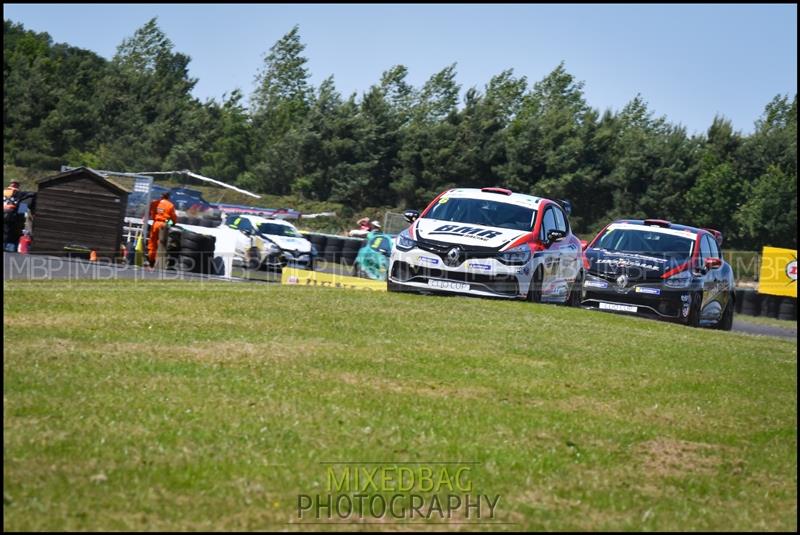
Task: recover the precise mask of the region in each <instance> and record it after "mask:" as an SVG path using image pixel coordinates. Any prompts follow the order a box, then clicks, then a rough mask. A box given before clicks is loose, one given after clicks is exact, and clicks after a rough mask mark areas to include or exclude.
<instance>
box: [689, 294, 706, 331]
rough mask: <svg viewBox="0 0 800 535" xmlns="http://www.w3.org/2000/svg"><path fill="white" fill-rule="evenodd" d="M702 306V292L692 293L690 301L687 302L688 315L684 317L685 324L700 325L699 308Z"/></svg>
mask: <svg viewBox="0 0 800 535" xmlns="http://www.w3.org/2000/svg"><path fill="white" fill-rule="evenodd" d="M702 306H703V294H702V292H695V293H693V294H692V302H691V303H690V304H689V315H688V316H687V317H686V325H688V326H690V327H700V310H701V307H702Z"/></svg>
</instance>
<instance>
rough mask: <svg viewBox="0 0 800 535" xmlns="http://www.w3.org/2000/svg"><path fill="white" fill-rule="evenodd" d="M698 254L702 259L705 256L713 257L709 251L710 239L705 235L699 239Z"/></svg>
mask: <svg viewBox="0 0 800 535" xmlns="http://www.w3.org/2000/svg"><path fill="white" fill-rule="evenodd" d="M700 256H701V257H702V259H703V260H704V261H705V259H706V258H713V256H714V255H713V254H712V252H711V240H709V239H708V236H706V235H703V237H702V238H701V239H700Z"/></svg>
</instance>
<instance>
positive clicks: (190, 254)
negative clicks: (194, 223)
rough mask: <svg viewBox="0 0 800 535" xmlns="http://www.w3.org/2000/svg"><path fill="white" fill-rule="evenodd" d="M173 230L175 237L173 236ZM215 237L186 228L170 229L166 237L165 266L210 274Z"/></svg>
mask: <svg viewBox="0 0 800 535" xmlns="http://www.w3.org/2000/svg"><path fill="white" fill-rule="evenodd" d="M173 232H174V233H175V237H173ZM216 241H217V239H216V238H215V237H214V236H206V235H205V234H198V233H197V232H192V231H190V230H186V229H172V230H171V231H170V235H169V238H168V239H167V253H168V258H171V259H172V260H171V261H168V264H167V266H168V267H169V266H170V264H171V265H172V268H173V269H177V270H178V271H188V272H191V273H202V274H204V275H208V274H211V273H213V272H214V271H215V268H214V262H213V261H214V249H215V248H216Z"/></svg>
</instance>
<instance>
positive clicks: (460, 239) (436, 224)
mask: <svg viewBox="0 0 800 535" xmlns="http://www.w3.org/2000/svg"><path fill="white" fill-rule="evenodd" d="M525 234H528V232H525V231H521V230H513V229H507V228H501V227H489V226H486V225H473V224H469V223H454V222H452V221H441V220H438V219H418V220H417V226H416V236H417V238H418V239H423V240H429V241H436V242H440V243H448V244H453V245H461V246H462V247H464V248H465V249H470V248H478V249H495V250H499V249H501V248H502V247H505V246H506V245H508V244H509V243H511V242H512V241H514V240H516V239H518V238H520V237H522V236H524V235H525Z"/></svg>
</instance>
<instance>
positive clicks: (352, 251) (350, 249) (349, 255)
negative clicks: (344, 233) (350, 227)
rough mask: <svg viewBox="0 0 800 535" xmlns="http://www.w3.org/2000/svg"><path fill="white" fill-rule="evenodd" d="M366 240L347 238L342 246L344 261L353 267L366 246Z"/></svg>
mask: <svg viewBox="0 0 800 535" xmlns="http://www.w3.org/2000/svg"><path fill="white" fill-rule="evenodd" d="M365 242H366V240H365V239H364V238H345V239H344V245H343V246H342V261H343V262H344V263H345V264H347V265H348V266H352V265H353V263H354V262H355V261H356V257H357V256H358V251H359V250H360V249H361V248H362V247H363V246H364V243H365Z"/></svg>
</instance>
